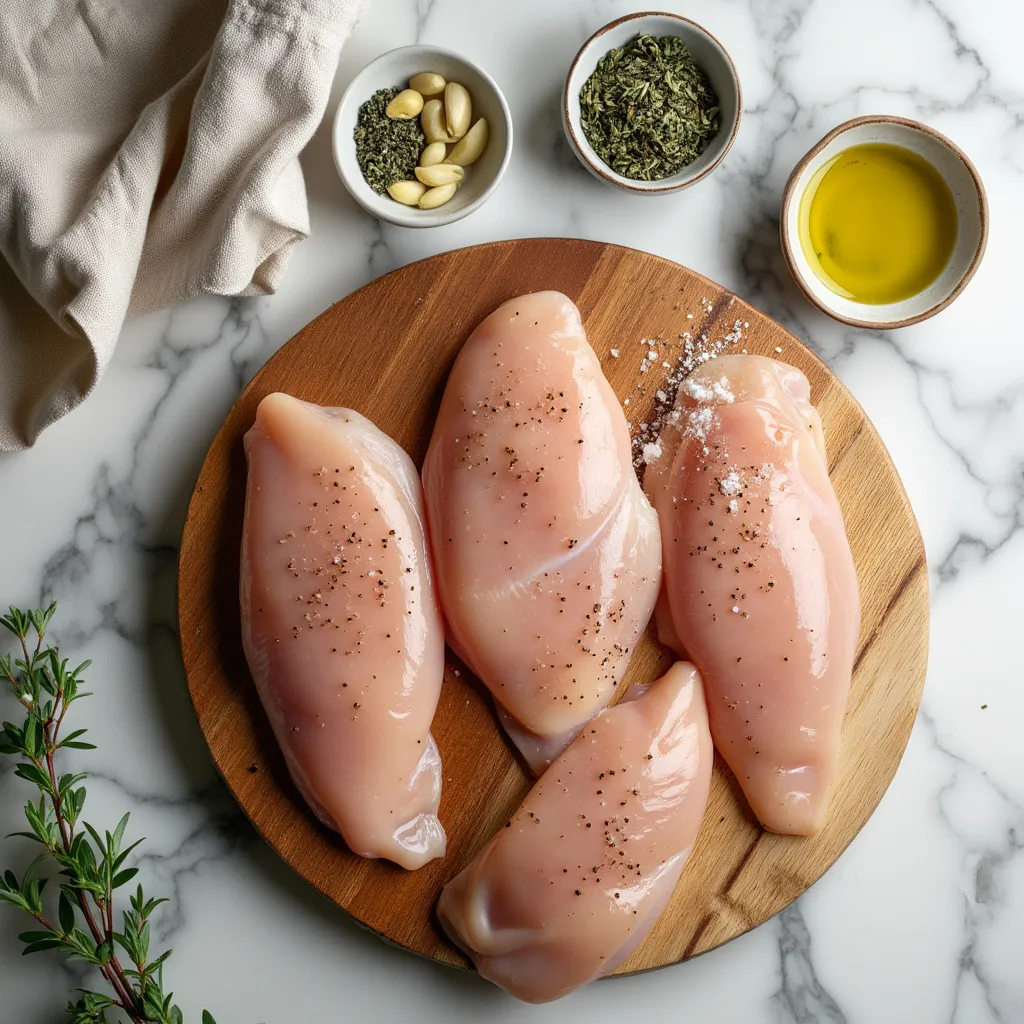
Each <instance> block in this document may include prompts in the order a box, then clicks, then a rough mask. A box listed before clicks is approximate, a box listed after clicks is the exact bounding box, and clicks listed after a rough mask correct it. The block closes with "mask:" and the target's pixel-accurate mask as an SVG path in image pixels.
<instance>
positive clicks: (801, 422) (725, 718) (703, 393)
mask: <svg viewBox="0 0 1024 1024" xmlns="http://www.w3.org/2000/svg"><path fill="white" fill-rule="evenodd" d="M661 438H662V448H663V455H662V457H661V459H659V460H658V461H656V462H655V463H653V464H652V465H651V466H649V467H648V469H647V475H646V478H645V481H644V482H645V487H646V488H647V491H648V493H649V494H650V495H651V497H652V500H653V501H654V503H655V506H656V508H657V509H658V512H659V515H660V519H661V529H662V542H663V544H664V548H665V589H664V594H663V596H662V599H661V600H660V601H659V607H658V626H659V633H660V636H661V639H662V642H664V643H666V644H668V645H670V646H672V647H674V648H675V649H676V651H677V652H679V653H680V654H681V655H682V654H683V653H684V652H685V656H686V657H689V658H692V659H693V661H694V662H695V663H696V664H697V665H698V667H699V668H700V671H701V673H702V675H703V676H704V682H705V686H706V689H707V698H708V714H709V717H710V720H711V733H712V735H713V736H714V739H715V746H716V747H717V748H718V750H719V752H720V753H721V754H722V756H723V757H724V758H725V760H726V761H727V762H728V764H729V766H730V767H731V768H732V770H733V772H734V774H735V775H736V778H737V779H738V781H739V783H740V786H741V787H742V788H743V791H744V793H745V794H746V796H747V800H748V801H749V802H750V806H751V808H752V809H753V811H754V813H755V814H756V815H757V817H758V818H759V819H760V820H761V823H762V824H763V825H764V827H765V828H767V829H769V830H771V831H772V832H783V833H793V834H797V835H810V834H813V833H814V832H817V831H818V830H819V829H820V828H821V827H822V825H823V824H824V822H825V817H826V813H827V810H828V798H829V787H830V785H831V783H832V779H833V777H834V775H835V773H836V768H837V765H838V762H839V743H840V730H841V728H842V723H843V713H844V711H845V709H846V698H847V694H848V692H849V688H850V677H851V674H852V671H853V660H854V656H855V651H856V647H857V635H858V632H859V630H860V600H859V598H858V594H857V575H856V571H855V569H854V565H853V557H852V555H851V554H850V545H849V542H848V540H847V538H846V531H845V529H844V527H843V516H842V512H841V510H840V508H839V502H838V501H837V500H836V495H835V491H833V489H832V483H831V481H830V480H829V476H828V465H827V463H826V460H825V441H824V435H823V433H822V429H821V419H820V418H819V416H818V413H817V411H816V410H815V408H814V407H813V406H812V405H811V404H810V388H809V386H808V383H807V378H806V377H804V375H803V374H802V373H801V372H800V371H799V370H797V369H795V368H794V367H792V366H787V365H786V364H785V363H780V362H777V361H776V360H774V359H765V358H763V357H761V356H742V355H737V356H724V357H722V358H719V359H715V360H712V361H711V362H708V363H705V364H704V365H703V366H702V367H701V368H700V369H699V370H697V371H696V372H695V373H693V374H692V375H691V376H690V377H688V378H687V379H686V380H685V381H684V382H683V384H682V386H681V387H680V390H679V395H678V398H677V401H676V406H675V410H674V413H673V415H671V416H670V417H669V424H668V425H667V426H666V427H665V428H664V429H663V430H662V435H661Z"/></svg>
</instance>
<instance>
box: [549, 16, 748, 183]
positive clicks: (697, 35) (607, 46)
mask: <svg viewBox="0 0 1024 1024" xmlns="http://www.w3.org/2000/svg"><path fill="white" fill-rule="evenodd" d="M638 35H651V36H655V37H657V38H661V37H663V36H680V37H681V38H682V39H683V41H684V42H685V43H686V46H687V48H688V49H689V51H690V53H691V55H692V56H693V59H694V61H695V62H696V63H697V65H698V66H699V67H700V68H701V69H702V70H703V71H704V73H705V74H706V75H707V76H708V79H709V81H710V82H711V86H712V88H713V89H714V90H715V93H716V95H717V96H718V102H719V105H720V107H721V111H722V127H721V129H720V130H719V132H718V134H717V135H716V136H715V137H714V138H713V139H712V140H711V142H710V144H709V145H708V148H707V149H705V150H704V152H703V153H701V155H700V156H699V157H697V159H696V160H694V161H693V163H692V164H688V165H687V166H686V167H684V168H683V169H682V170H681V171H679V172H678V173H676V174H673V175H670V176H669V177H667V178H662V179H661V180H659V181H637V180H636V179H635V178H627V177H626V176H625V175H622V174H619V173H618V172H617V171H613V170H612V169H611V168H610V167H609V166H608V165H607V164H606V163H605V162H604V161H603V160H602V159H601V158H600V157H599V156H598V155H597V153H596V152H595V151H594V148H593V146H591V145H590V143H589V142H588V141H587V137H586V135H585V134H584V133H583V128H582V126H581V124H580V89H581V88H582V87H583V85H584V83H585V82H586V81H587V79H588V78H589V77H590V76H591V75H592V74H593V73H594V69H595V68H596V67H597V64H598V61H600V59H601V58H602V57H603V56H604V55H605V54H606V53H608V51H609V50H614V49H617V48H618V47H620V46H625V45H626V43H628V42H630V41H631V40H633V39H635V38H636V37H637V36H638ZM742 106H743V98H742V92H741V90H740V79H739V75H738V74H737V73H736V65H735V64H733V62H732V58H731V57H730V56H729V54H728V53H727V52H726V49H725V47H724V46H722V44H721V43H720V42H719V41H718V40H717V39H716V38H715V37H714V36H713V35H712V34H711V33H710V32H708V31H707V29H704V28H701V26H700V25H698V24H697V23H696V22H694V21H690V19H689V18H682V17H680V16H679V15H678V14H664V13H661V12H642V13H640V14H627V15H626V16H625V17H623V18H619V19H618V20H617V21H613V22H612V23H611V24H610V25H605V27H604V28H602V29H599V30H598V31H597V32H595V33H594V34H593V35H592V36H591V37H590V38H589V39H588V40H587V41H586V42H585V43H584V44H583V46H582V47H580V52H579V53H577V54H576V59H575V60H574V61H573V62H572V67H570V68H569V74H568V76H567V77H566V79H565V89H564V91H563V93H562V125H563V127H564V128H565V134H566V138H568V140H569V145H570V146H572V149H573V152H574V153H575V154H576V156H577V157H579V160H580V163H582V164H583V166H584V167H586V169H587V170H588V171H590V173H591V174H593V175H594V177H596V178H600V179H601V180H602V181H606V182H608V184H609V185H615V186H617V187H618V188H622V189H626V190H627V191H629V192H635V193H637V194H639V195H665V194H666V193H668V192H678V191H679V189H682V188H689V186H690V185H695V184H697V182H698V181H701V180H703V179H704V178H706V177H707V176H708V175H709V174H710V173H711V172H712V171H713V170H714V169H715V168H716V167H717V166H718V165H719V164H720V163H721V162H722V160H723V158H724V157H725V154H726V153H728V152H729V149H730V148H731V147H732V144H733V141H734V140H735V138H736V133H737V132H738V131H739V127H740V110H741V108H742Z"/></svg>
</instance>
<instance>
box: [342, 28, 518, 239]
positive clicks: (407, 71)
mask: <svg viewBox="0 0 1024 1024" xmlns="http://www.w3.org/2000/svg"><path fill="white" fill-rule="evenodd" d="M422 71H433V72H436V73H437V74H439V75H443V76H444V77H445V78H446V79H448V81H450V82H459V83H461V84H462V85H464V86H465V87H466V88H467V89H468V90H469V95H470V97H471V98H472V100H473V121H474V123H475V122H476V120H477V118H479V117H486V118H487V125H488V129H489V131H490V135H489V138H488V142H487V148H486V149H485V150H484V153H483V156H481V157H480V159H479V160H477V162H476V163H475V164H473V165H472V166H470V167H467V168H466V179H465V181H464V183H463V185H462V187H461V188H460V189H459V190H458V192H456V193H455V196H454V197H453V198H452V199H450V200H449V201H448V202H447V203H445V204H444V206H439V207H438V208H437V209H436V210H421V209H419V208H418V207H416V206H404V205H402V203H398V202H395V200H394V199H392V198H391V197H390V196H380V195H378V194H377V193H376V192H374V191H373V189H372V188H370V186H369V185H367V183H366V179H365V178H364V177H363V172H362V171H361V170H360V169H359V162H358V161H357V160H356V145H355V142H354V140H353V137H352V135H353V132H354V131H355V127H356V118H357V116H358V115H359V108H360V107H361V106H362V105H363V104H364V103H365V102H366V101H367V100H368V99H369V98H370V97H371V96H372V95H373V94H374V93H375V92H377V90H378V89H397V88H401V89H404V88H405V87H406V85H407V83H408V81H409V79H410V78H412V77H413V75H418V74H419V73H420V72H422ZM333 148H334V164H335V166H336V167H337V168H338V173H339V174H340V175H341V180H342V181H343V182H344V183H345V187H346V188H347V189H348V190H349V192H350V193H351V194H352V197H353V198H354V199H355V201H356V202H357V203H359V205H360V206H361V207H362V208H363V209H364V210H366V211H367V212H368V213H371V214H373V216H374V217H378V218H380V220H386V221H389V222H390V223H392V224H398V225H400V226H402V227H407V228H432V227H438V226H440V225H442V224H451V223H452V222H453V221H457V220H461V219H462V218H463V217H468V216H469V214H471V213H472V212H473V211H474V210H478V209H480V207H481V206H483V204H484V203H486V202H487V200H488V199H489V198H490V197H491V195H492V194H493V192H494V190H495V189H496V188H497V187H498V182H500V181H501V177H502V175H503V174H504V173H505V169H506V168H507V167H508V162H509V158H510V157H511V155H512V115H511V113H509V109H508V104H507V103H506V102H505V97H504V96H503V95H502V92H501V90H500V89H499V88H498V86H497V83H496V82H495V81H494V79H493V78H491V76H490V75H488V74H487V72H486V71H484V70H483V69H482V68H480V67H478V66H477V65H476V64H474V63H473V62H472V61H469V60H466V58H465V57H460V56H459V55H458V54H456V53H452V52H451V51H450V50H442V49H441V48H440V47H437V46H401V47H399V48H398V49H397V50H389V51H388V52H387V53H383V54H381V55H380V56H379V57H377V58H376V59H375V60H372V61H370V63H369V64H367V65H366V67H365V68H363V70H362V71H360V72H359V74H358V75H356V77H355V78H353V79H352V81H351V82H350V83H349V87H348V88H347V89H346V90H345V94H344V95H343V96H342V97H341V102H340V103H339V104H338V110H337V113H336V114H335V115H334V135H333Z"/></svg>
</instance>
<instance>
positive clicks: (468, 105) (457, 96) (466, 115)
mask: <svg viewBox="0 0 1024 1024" xmlns="http://www.w3.org/2000/svg"><path fill="white" fill-rule="evenodd" d="M444 116H445V126H446V127H447V129H448V134H449V135H450V136H451V137H452V138H453V139H461V138H462V136H463V135H465V134H466V132H468V131H469V124H470V121H471V120H472V117H473V101H472V100H471V99H470V98H469V90H468V89H467V88H466V87H465V86H464V85H459V83H458V82H449V83H448V84H447V85H446V86H445V87H444Z"/></svg>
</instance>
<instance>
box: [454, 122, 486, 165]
mask: <svg viewBox="0 0 1024 1024" xmlns="http://www.w3.org/2000/svg"><path fill="white" fill-rule="evenodd" d="M489 137H490V128H489V126H488V124H487V118H485V117H481V118H480V120H479V121H477V123H476V124H475V125H473V127H472V128H470V129H469V131H468V132H466V134H465V135H463V137H462V138H461V139H459V141H458V142H457V143H455V146H454V148H453V149H452V151H451V153H449V154H448V161H449V162H450V163H453V164H458V165H459V166H460V167H468V166H469V165H470V164H473V163H476V161H477V160H479V159H480V156H481V154H482V153H483V151H484V149H486V147H487V140H488V138H489Z"/></svg>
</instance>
